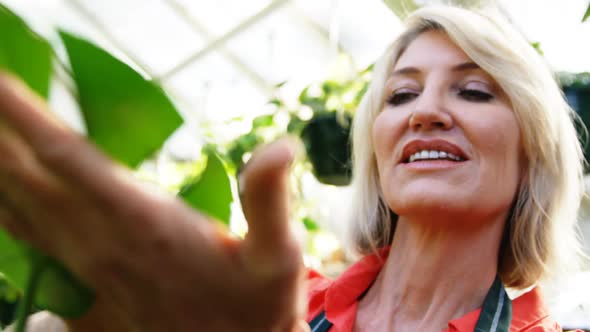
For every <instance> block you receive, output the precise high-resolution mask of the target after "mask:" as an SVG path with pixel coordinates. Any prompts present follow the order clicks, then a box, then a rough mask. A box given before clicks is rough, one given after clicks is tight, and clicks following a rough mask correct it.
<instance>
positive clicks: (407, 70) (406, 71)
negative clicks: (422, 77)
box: [391, 61, 481, 76]
mask: <svg viewBox="0 0 590 332" xmlns="http://www.w3.org/2000/svg"><path fill="white" fill-rule="evenodd" d="M476 69H481V68H480V67H479V65H478V64H477V63H475V62H471V61H469V62H464V63H460V64H458V65H455V66H453V67H452V68H451V71H453V72H461V71H467V70H476ZM420 72H421V70H420V69H418V68H416V67H404V68H401V69H398V70H396V71H394V72H393V73H392V74H391V76H398V75H412V74H419V73H420Z"/></svg>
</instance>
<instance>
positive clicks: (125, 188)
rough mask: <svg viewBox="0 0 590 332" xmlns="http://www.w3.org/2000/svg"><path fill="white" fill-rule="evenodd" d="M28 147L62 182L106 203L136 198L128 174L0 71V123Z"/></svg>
mask: <svg viewBox="0 0 590 332" xmlns="http://www.w3.org/2000/svg"><path fill="white" fill-rule="evenodd" d="M2 120H3V121H4V122H6V124H7V125H8V126H9V127H10V128H12V129H14V130H15V132H16V133H17V134H18V135H20V136H21V137H22V138H23V139H24V140H25V141H26V142H27V143H28V145H30V147H31V149H32V151H33V153H34V154H35V155H36V156H37V158H38V159H39V161H40V162H41V163H43V164H44V165H46V166H47V168H48V169H50V170H51V171H52V172H54V173H55V174H56V175H60V176H61V177H62V178H63V179H64V180H66V181H69V182H74V184H75V185H76V186H82V187H85V188H86V189H87V190H88V189H90V190H89V191H90V192H93V193H94V194H96V195H98V196H99V197H100V198H102V199H105V200H106V203H107V204H110V203H112V204H113V205H114V206H118V204H117V202H121V201H124V200H125V198H126V197H127V198H128V197H131V196H134V195H137V194H138V193H139V191H142V189H141V188H140V186H139V185H138V184H137V183H136V182H134V181H133V180H132V179H131V178H132V177H131V176H129V175H130V174H129V171H128V170H126V169H125V168H124V167H121V166H119V165H116V164H114V163H113V161H112V160H111V159H110V158H108V157H107V156H106V155H105V154H103V153H102V152H101V151H99V150H98V149H97V148H96V147H95V146H93V145H92V144H90V143H89V142H88V141H86V139H84V138H83V137H82V136H80V135H78V134H77V133H75V132H73V131H72V130H70V129H69V128H67V126H65V125H64V124H63V123H62V122H61V121H59V120H58V119H57V118H56V117H55V116H54V115H52V113H51V112H49V110H48V109H47V106H46V104H45V102H44V101H43V100H42V99H41V98H40V97H39V96H37V95H35V94H34V93H33V92H32V91H31V90H30V89H29V88H28V87H27V86H26V85H24V83H22V82H21V81H20V80H18V79H16V78H14V77H13V76H11V75H10V74H6V73H2V72H0V121H2Z"/></svg>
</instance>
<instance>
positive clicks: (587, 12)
mask: <svg viewBox="0 0 590 332" xmlns="http://www.w3.org/2000/svg"><path fill="white" fill-rule="evenodd" d="M588 17H590V4H588V8H587V9H586V13H585V14H584V17H583V18H582V22H585V21H586V20H587V19H588Z"/></svg>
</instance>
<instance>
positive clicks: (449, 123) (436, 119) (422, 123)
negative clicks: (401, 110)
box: [409, 89, 453, 130]
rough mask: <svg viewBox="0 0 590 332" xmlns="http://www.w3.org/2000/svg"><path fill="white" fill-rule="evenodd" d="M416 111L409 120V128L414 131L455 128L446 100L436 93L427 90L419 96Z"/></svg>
mask: <svg viewBox="0 0 590 332" xmlns="http://www.w3.org/2000/svg"><path fill="white" fill-rule="evenodd" d="M414 105H415V107H414V110H413V112H412V114H411V115H410V118H409V126H410V128H411V129H414V130H433V129H443V130H448V129H450V128H451V127H453V118H452V116H451V114H450V113H449V112H448V109H447V108H446V107H445V103H444V98H443V97H442V96H440V95H439V94H438V93H436V91H432V90H431V91H427V90H426V89H425V90H424V91H423V92H422V93H421V94H420V95H419V96H418V100H417V101H416V103H415V104H414Z"/></svg>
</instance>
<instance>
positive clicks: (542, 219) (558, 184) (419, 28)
mask: <svg viewBox="0 0 590 332" xmlns="http://www.w3.org/2000/svg"><path fill="white" fill-rule="evenodd" d="M433 30H435V31H441V32H443V33H445V34H446V35H448V36H449V38H450V39H451V40H452V41H453V42H454V43H455V44H456V45H457V46H458V47H459V48H461V49H462V50H463V51H464V52H465V53H466V54H467V56H469V58H471V60H473V61H474V62H475V63H477V64H478V65H479V66H480V67H481V68H482V69H483V70H484V71H486V72H487V73H488V74H490V75H491V76H492V77H493V78H494V79H495V81H496V82H497V83H498V84H499V85H500V87H501V88H502V89H503V91H505V93H506V95H507V96H508V98H509V100H510V102H511V106H512V109H513V111H514V113H515V116H516V119H517V122H518V125H519V128H520V131H521V135H522V144H523V150H524V154H525V155H524V157H525V158H524V159H525V167H524V168H525V174H524V176H523V181H521V184H520V186H519V188H518V193H517V197H516V199H515V202H514V204H513V208H512V211H511V213H510V217H509V218H508V220H507V225H506V233H505V237H504V239H503V240H502V244H501V250H500V253H499V255H500V256H499V266H498V273H499V275H500V277H501V278H502V280H503V282H504V284H506V285H507V286H509V287H514V288H519V289H522V288H526V287H529V286H531V285H533V284H535V283H537V282H538V281H540V280H542V279H544V278H545V277H548V276H550V275H553V273H551V272H554V273H559V272H562V271H564V269H565V270H567V268H566V267H568V266H570V267H571V266H575V264H576V262H577V257H579V255H578V254H579V253H581V249H580V248H581V246H580V243H579V240H578V238H577V233H576V222H577V212H578V208H579V204H580V200H581V197H582V195H583V193H584V186H583V160H584V157H583V153H582V150H581V147H580V143H579V141H578V137H577V132H576V129H575V127H574V124H573V121H574V120H576V119H577V117H576V115H575V113H574V112H573V111H572V109H571V108H570V107H569V106H568V105H567V103H566V101H565V100H564V97H563V94H562V93H561V90H560V88H559V86H558V84H557V83H556V80H555V79H554V77H553V75H552V73H551V71H550V70H549V68H548V66H547V65H546V64H545V62H544V61H543V59H542V57H541V56H540V55H539V54H538V53H537V52H536V51H535V49H534V48H533V47H532V46H531V45H529V43H528V42H527V41H526V40H525V39H524V38H523V37H522V36H521V35H520V33H519V32H518V31H516V30H515V29H514V28H513V27H512V26H511V25H510V24H509V23H508V22H507V21H505V20H504V19H503V18H502V17H501V16H500V15H499V14H497V13H496V12H494V11H489V10H488V11H485V12H484V11H472V10H466V9H462V8H455V7H448V6H436V7H427V8H423V9H420V10H417V11H416V12H414V13H413V14H412V15H410V16H409V17H408V18H407V20H406V30H405V32H404V33H403V34H402V35H401V36H400V37H398V38H397V39H396V41H395V42H394V43H393V44H392V45H391V46H390V47H389V48H388V50H387V51H386V52H385V54H384V55H383V56H382V57H381V59H380V60H379V61H378V62H377V64H376V66H375V70H374V74H373V75H374V76H373V81H372V83H371V85H370V87H369V90H368V92H367V93H366V94H365V96H364V99H363V100H362V102H361V104H360V106H359V109H358V110H357V113H356V115H355V120H354V125H353V134H352V139H353V171H354V177H353V182H352V187H353V191H354V200H353V202H354V203H353V204H354V206H353V211H352V214H351V217H352V222H351V228H350V233H349V235H350V236H351V240H352V241H351V242H352V243H353V244H354V248H353V249H354V250H355V251H356V252H357V253H360V254H368V253H371V252H373V251H375V250H376V248H378V247H381V246H385V245H388V244H390V243H391V240H392V236H393V232H394V231H395V225H396V216H395V215H394V214H393V213H392V212H391V211H390V209H389V207H388V206H387V204H386V203H385V201H384V199H383V196H382V193H381V189H380V185H379V174H378V172H377V166H376V160H375V153H374V148H373V144H374V143H373V141H372V135H371V134H370V133H371V128H372V125H373V121H374V120H375V118H376V116H377V115H378V114H379V112H380V111H381V110H382V109H383V106H384V100H385V94H386V91H385V89H384V87H385V82H386V80H387V78H388V77H389V76H390V74H391V71H392V69H393V67H394V65H395V63H396V61H397V60H398V59H399V57H400V56H401V54H402V53H403V52H404V50H405V49H406V48H407V47H408V45H409V44H410V43H411V42H412V41H413V40H414V39H415V38H416V37H417V36H418V35H420V34H421V33H423V32H426V31H433Z"/></svg>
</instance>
